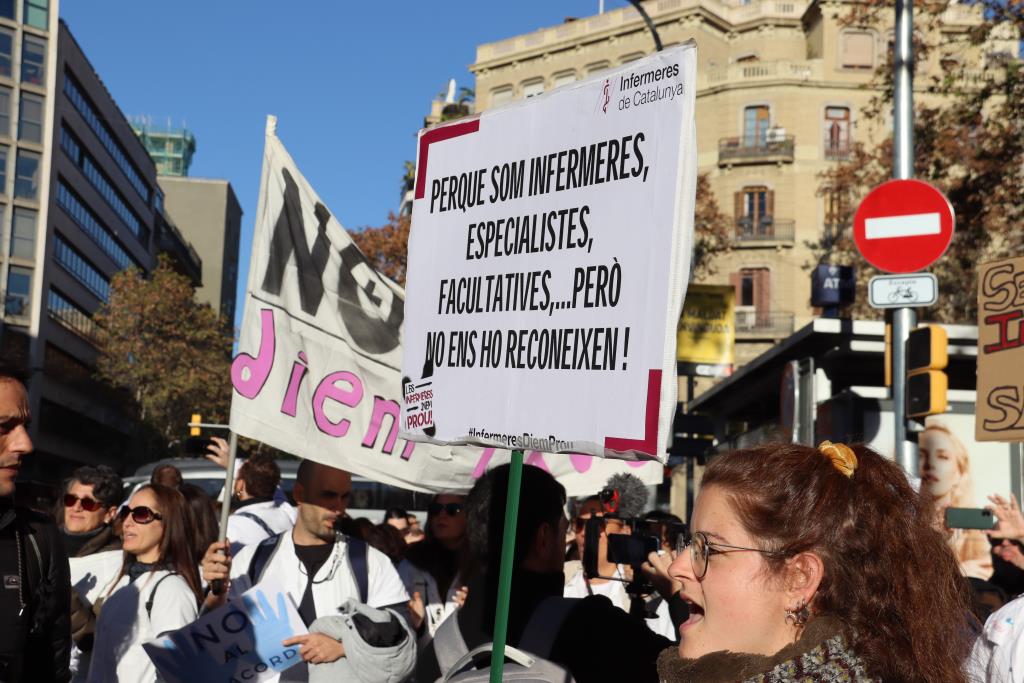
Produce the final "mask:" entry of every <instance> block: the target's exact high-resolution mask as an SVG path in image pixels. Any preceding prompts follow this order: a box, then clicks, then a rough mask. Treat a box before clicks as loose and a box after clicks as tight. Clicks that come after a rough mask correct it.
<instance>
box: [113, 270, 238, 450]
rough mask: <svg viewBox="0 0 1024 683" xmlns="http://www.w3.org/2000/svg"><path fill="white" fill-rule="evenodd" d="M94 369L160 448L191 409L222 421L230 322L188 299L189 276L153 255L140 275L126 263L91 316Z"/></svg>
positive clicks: (178, 432) (180, 429) (175, 437)
mask: <svg viewBox="0 0 1024 683" xmlns="http://www.w3.org/2000/svg"><path fill="white" fill-rule="evenodd" d="M94 318H95V321H96V323H97V327H98V334H97V345H98V348H99V351H100V353H99V357H98V359H97V364H96V368H97V374H98V376H99V378H100V379H101V380H103V381H105V382H107V383H109V384H111V385H113V386H114V387H118V388H121V389H124V390H126V392H127V393H129V394H130V395H131V397H132V400H133V404H134V407H135V410H136V412H137V417H138V419H139V421H140V422H141V423H142V424H144V425H145V426H146V427H148V428H149V430H150V431H151V432H152V433H153V435H154V437H153V438H154V440H155V441H156V443H154V444H153V446H154V447H155V448H156V449H157V450H158V451H159V452H162V451H164V450H165V449H166V448H168V447H172V446H173V445H174V444H176V443H177V442H179V441H181V440H182V439H183V438H184V436H185V435H186V434H187V431H186V429H187V427H186V423H187V422H188V421H189V419H190V417H191V414H192V413H193V412H198V413H201V414H202V416H203V420H204V421H218V422H223V421H225V420H226V419H227V416H228V411H229V408H230V402H231V346H232V341H233V340H232V335H231V331H230V327H228V325H227V324H226V323H225V321H224V320H222V319H221V318H219V317H218V315H217V314H216V312H214V310H213V309H212V308H211V307H210V306H209V305H208V304H200V303H197V302H196V300H195V288H194V287H193V286H192V283H191V281H190V280H189V279H188V278H187V277H185V276H183V275H181V274H179V273H178V272H176V271H175V270H174V268H173V267H172V266H171V263H170V260H169V259H168V258H167V257H165V256H161V257H160V260H159V263H158V265H157V267H156V269H155V270H154V271H153V272H152V273H151V274H150V276H149V277H148V278H147V277H146V276H145V275H144V274H143V273H142V272H141V271H140V270H138V269H136V268H129V269H128V270H125V271H123V272H120V273H118V274H117V275H115V276H114V277H113V279H112V280H111V283H110V301H109V303H107V304H105V305H104V306H102V307H101V308H100V310H99V311H98V312H97V313H96V315H95V316H94Z"/></svg>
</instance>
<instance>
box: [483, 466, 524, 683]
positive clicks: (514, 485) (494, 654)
mask: <svg viewBox="0 0 1024 683" xmlns="http://www.w3.org/2000/svg"><path fill="white" fill-rule="evenodd" d="M522 480H523V452H522V451H521V450H513V451H512V467H511V469H510V470H509V473H508V497H507V498H506V500H505V535H504V538H503V539H502V543H501V566H500V569H499V573H498V603H497V605H495V614H494V644H493V646H492V649H491V672H490V673H491V676H490V678H491V683H501V680H502V672H503V671H504V669H505V644H506V642H507V640H508V608H509V604H510V603H511V600H512V569H513V567H512V565H513V559H514V557H515V548H516V525H517V523H518V521H519V490H520V486H521V483H522Z"/></svg>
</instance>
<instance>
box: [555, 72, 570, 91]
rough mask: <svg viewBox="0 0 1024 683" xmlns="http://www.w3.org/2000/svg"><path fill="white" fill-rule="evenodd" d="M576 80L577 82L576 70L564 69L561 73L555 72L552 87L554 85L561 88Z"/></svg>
mask: <svg viewBox="0 0 1024 683" xmlns="http://www.w3.org/2000/svg"><path fill="white" fill-rule="evenodd" d="M575 82H576V72H575V71H563V72H561V73H557V74H555V75H554V76H553V77H552V78H551V87H553V88H561V87H562V86H563V85H569V84H570V83H575Z"/></svg>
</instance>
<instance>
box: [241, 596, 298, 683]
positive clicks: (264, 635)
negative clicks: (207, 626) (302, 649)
mask: <svg viewBox="0 0 1024 683" xmlns="http://www.w3.org/2000/svg"><path fill="white" fill-rule="evenodd" d="M253 595H255V598H256V599H255V600H254V599H253V597H252V596H253ZM242 601H243V603H244V604H245V608H246V611H247V612H248V613H249V620H250V621H251V622H252V631H253V636H252V639H253V643H254V645H253V650H254V652H255V653H256V655H257V656H258V658H259V659H260V661H263V662H265V663H266V664H267V665H269V666H270V668H272V669H274V670H275V671H284V670H285V669H288V668H290V667H291V666H292V665H293V664H296V663H298V662H299V661H301V657H299V656H298V648H297V647H285V646H283V645H281V643H282V641H284V640H287V639H288V638H291V637H293V636H295V635H299V634H297V633H296V630H295V627H294V626H293V624H292V623H291V619H290V611H289V609H288V607H289V605H288V595H287V594H286V593H284V592H283V591H282V592H279V593H277V609H276V610H275V609H274V607H273V606H272V605H271V604H270V600H269V599H268V598H267V594H266V593H264V592H263V591H255V592H254V593H247V594H246V595H243V596H242ZM292 611H294V608H293V610H292ZM288 650H291V651H292V653H290V654H291V656H288V654H286V651H288Z"/></svg>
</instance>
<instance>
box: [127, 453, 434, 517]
mask: <svg viewBox="0 0 1024 683" xmlns="http://www.w3.org/2000/svg"><path fill="white" fill-rule="evenodd" d="M242 462H243V459H242V458H239V459H238V461H237V463H236V464H235V468H236V471H237V468H238V467H239V466H241V464H242ZM161 465H173V466H175V467H177V468H178V471H179V472H181V478H182V480H183V481H185V482H187V483H189V484H195V485H196V486H199V487H200V488H202V489H203V490H204V491H206V492H207V493H208V494H210V495H211V496H212V497H213V498H214V499H215V500H218V501H219V500H223V498H222V496H223V492H224V469H223V468H222V467H219V466H218V465H216V464H214V463H212V462H210V461H209V460H206V459H203V458H165V459H163V460H157V461H156V462H151V463H148V464H146V465H143V466H142V467H140V468H139V469H138V470H136V471H135V474H134V475H132V476H130V477H125V478H124V483H125V500H127V499H128V498H130V497H131V495H132V494H133V493H134V492H135V491H136V489H138V488H139V487H140V486H142V485H143V484H147V483H149V480H150V477H152V476H153V470H155V469H156V468H157V467H160V466H161ZM277 466H278V467H279V468H280V469H281V489H282V490H283V491H284V493H285V495H286V496H287V497H288V502H290V503H294V502H295V499H294V498H293V497H292V488H294V486H295V474H296V473H297V472H298V469H299V461H298V460H278V461H277ZM431 497H432V494H430V493H420V492H418V491H410V490H409V489H403V488H398V487H397V486H389V485H388V484H382V483H380V482H377V481H373V480H372V479H366V478H365V477H360V476H356V475H353V476H352V495H351V498H350V499H349V504H348V516H349V517H351V518H353V519H357V518H359V517H365V518H367V519H369V520H370V521H371V522H373V523H374V524H379V523H381V522H383V521H384V511H385V510H388V509H390V508H401V509H403V510H406V511H407V512H409V514H415V515H416V516H417V517H419V519H420V521H421V523H423V522H426V519H427V512H426V510H427V506H428V505H429V504H430V499H431Z"/></svg>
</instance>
